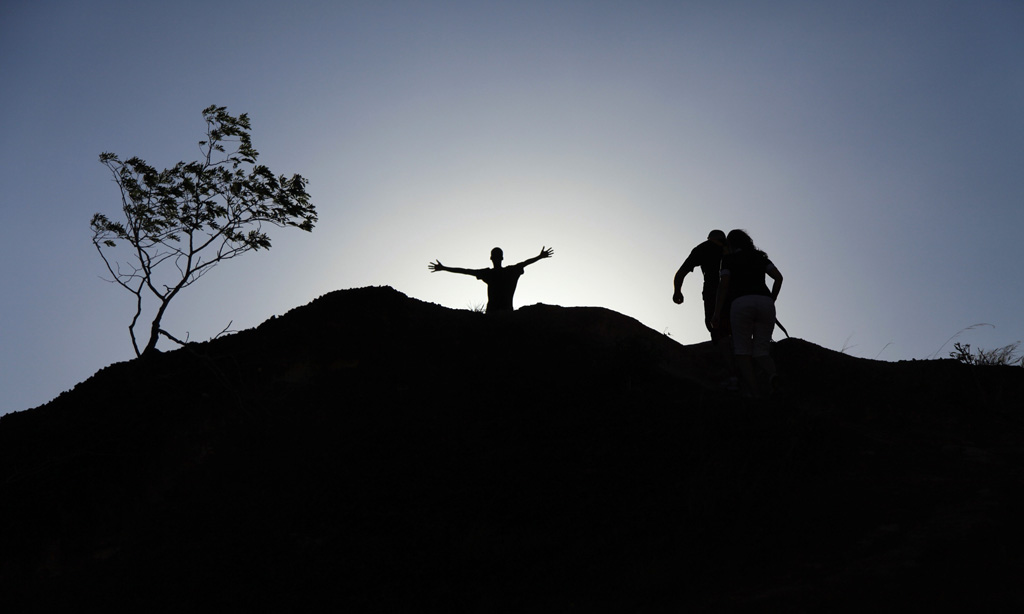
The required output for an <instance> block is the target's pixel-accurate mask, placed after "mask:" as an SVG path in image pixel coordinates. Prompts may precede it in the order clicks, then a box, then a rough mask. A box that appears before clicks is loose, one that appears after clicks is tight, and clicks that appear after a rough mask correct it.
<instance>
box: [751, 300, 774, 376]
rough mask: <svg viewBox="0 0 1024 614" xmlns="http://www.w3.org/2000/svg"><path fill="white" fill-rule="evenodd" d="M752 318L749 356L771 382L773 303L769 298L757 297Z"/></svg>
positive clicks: (772, 368)
mask: <svg viewBox="0 0 1024 614" xmlns="http://www.w3.org/2000/svg"><path fill="white" fill-rule="evenodd" d="M755 308H756V316H755V318H754V327H753V328H754V330H753V343H752V349H751V354H752V356H753V359H754V362H756V363H757V366H758V367H760V368H761V370H762V371H764V372H765V374H767V376H768V381H769V382H771V381H772V378H774V377H775V361H774V360H772V356H771V343H772V333H774V332H775V302H774V301H772V299H771V297H768V296H763V297H758V299H757V301H756V307H755Z"/></svg>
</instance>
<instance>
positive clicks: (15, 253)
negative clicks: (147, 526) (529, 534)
mask: <svg viewBox="0 0 1024 614" xmlns="http://www.w3.org/2000/svg"><path fill="white" fill-rule="evenodd" d="M0 83H2V86H0V128H2V129H0V185H2V190H0V230H2V232H3V235H4V240H3V241H2V242H0V284H2V294H0V414H2V413H7V412H11V411H20V410H24V409H28V408H31V407H35V406H38V405H41V404H43V403H46V402H48V401H49V400H51V399H53V398H54V397H56V396H57V395H59V394H60V393H61V392H62V391H65V390H69V389H71V388H73V387H74V386H75V385H76V384H77V383H78V382H81V381H84V380H86V379H87V378H89V377H90V376H91V375H93V374H94V373H95V372H96V371H98V370H100V369H102V368H103V367H105V366H107V365H109V364H112V363H115V362H120V361H125V360H130V359H132V358H133V357H134V352H133V350H132V347H131V343H130V339H129V337H128V332H127V326H128V322H129V320H130V318H131V315H132V312H133V297H132V296H131V295H130V294H129V293H128V292H127V291H125V290H123V289H121V288H119V287H117V286H115V285H113V284H111V283H109V282H107V281H104V278H105V277H107V274H106V270H105V268H104V266H103V262H102V261H101V260H100V258H99V256H98V255H97V254H96V251H95V249H94V247H93V245H92V243H91V238H92V234H91V231H90V229H89V220H90V218H91V217H92V215H93V214H94V213H104V214H105V215H107V216H108V217H111V218H114V219H117V218H118V217H119V216H120V206H121V203H120V197H119V192H118V189H117V186H116V184H114V182H113V181H112V177H111V175H110V173H109V172H108V171H107V169H106V168H104V167H103V165H101V164H100V163H99V161H98V156H99V154H100V153H101V152H106V151H109V152H113V153H116V154H118V155H120V156H121V157H122V158H128V157H131V156H138V157H141V158H143V159H145V160H146V161H147V162H149V163H150V164H152V165H153V166H156V167H158V168H165V167H169V166H172V165H173V164H175V163H176V162H178V161H191V160H195V159H198V157H199V154H198V147H197V145H196V143H197V141H199V140H200V139H201V138H203V130H204V128H205V124H204V123H203V120H202V113H201V112H202V110H203V109H204V108H206V107H207V106H209V105H211V104H216V105H222V106H226V107H227V109H228V112H230V113H233V114H240V113H243V112H244V113H247V114H248V115H249V117H250V119H251V122H252V139H253V144H254V146H255V147H256V149H257V150H258V151H259V152H260V162H261V163H263V164H266V165H267V166H268V167H270V169H271V170H272V171H273V172H274V173H276V174H285V175H289V176H290V175H292V174H295V173H298V174H301V175H303V176H304V177H306V178H307V179H308V181H309V184H308V190H309V193H310V194H311V195H312V202H313V204H314V205H315V206H316V208H317V212H318V214H319V222H318V224H317V226H316V228H315V229H314V230H313V232H312V233H306V232H303V231H300V230H297V229H272V230H271V232H270V236H271V239H272V241H273V247H272V248H271V249H270V250H263V251H260V252H253V253H249V254H246V255H244V256H242V257H240V258H238V259H235V260H232V261H229V262H225V263H222V264H221V265H220V266H219V267H217V268H216V269H214V270H213V271H212V272H211V273H209V274H208V275H207V276H206V277H204V278H203V279H202V280H200V281H199V282H198V283H197V284H196V285H194V286H192V287H190V288H188V289H187V290H185V291H184V292H183V293H182V294H180V295H179V296H178V297H177V298H175V299H174V301H173V302H172V303H171V306H170V308H169V311H168V314H167V316H166V317H165V319H164V327H165V328H166V329H167V330H169V331H171V332H172V333H173V334H175V335H176V336H178V337H179V338H183V337H185V336H186V335H187V336H188V338H189V339H191V340H198V341H202V340H206V339H209V338H210V337H212V336H214V335H216V334H218V333H219V332H220V331H222V330H223V329H225V328H226V327H230V329H232V330H243V329H247V328H252V327H254V326H257V325H259V324H260V323H261V322H263V321H264V320H266V319H268V318H270V317H272V316H274V315H281V314H284V313H285V312H287V311H288V310H290V309H292V308H295V307H298V306H301V305H304V304H306V303H308V302H310V301H311V300H313V299H315V298H317V297H318V296H321V295H323V294H326V293H328V292H332V291H335V290H341V289H347V288H358V287H365V286H384V285H387V286H391V287H393V288H395V289H397V290H399V291H401V292H403V293H405V294H407V295H408V296H410V297H412V298H415V299H419V300H423V301H427V302H431V303H437V304H440V305H444V306H446V307H450V308H454V309H473V308H476V307H479V306H481V305H482V304H484V303H485V302H486V286H485V285H484V284H483V283H482V282H480V281H477V280H475V279H473V278H471V277H465V276H462V275H454V274H450V273H443V272H441V273H430V272H429V271H428V269H427V264H428V263H429V262H431V261H432V260H435V259H440V260H441V262H443V263H444V264H445V265H448V266H457V267H465V268H485V267H488V266H490V263H489V260H488V256H489V253H490V250H491V248H492V247H495V246H500V247H501V248H502V249H503V250H504V253H505V259H506V264H511V263H514V262H519V261H522V260H525V259H527V258H530V257H532V256H535V255H537V254H538V253H539V252H540V250H541V248H542V247H545V246H546V247H553V248H554V250H555V253H554V257H553V258H551V259H549V260H542V261H540V262H538V263H536V264H534V265H532V266H530V267H529V268H527V269H526V274H525V275H524V276H523V277H522V279H521V280H520V283H519V289H518V291H517V293H516V297H515V304H516V306H517V307H521V306H525V305H532V304H535V303H545V304H549V305H562V306H566V307H571V306H599V307H606V308H608V309H612V310H615V311H617V312H620V313H622V314H625V315H627V316H630V317H632V318H635V319H637V320H639V321H640V322H642V323H643V324H645V325H646V326H649V327H650V328H652V329H654V330H656V331H658V332H660V333H665V334H668V335H670V336H671V337H672V338H673V339H675V340H676V341H678V342H680V343H683V344H691V343H698V342H702V341H705V340H706V339H708V334H707V331H706V330H705V329H704V325H703V308H702V305H701V300H700V290H701V278H700V273H699V269H698V270H697V271H695V272H694V273H693V274H692V275H690V276H688V277H687V278H686V281H685V283H684V286H683V293H684V296H685V297H686V302H685V303H684V304H683V305H681V306H678V305H675V304H674V303H673V302H672V278H673V275H674V274H675V272H676V269H677V268H678V267H679V265H680V264H681V263H682V261H683V260H684V259H685V258H686V256H687V254H688V253H689V251H690V250H691V249H692V248H693V247H694V246H696V245H697V244H698V243H700V242H701V241H702V240H704V238H705V237H706V236H707V233H708V232H709V231H710V230H711V229H713V228H719V229H722V230H725V231H728V230H730V229H732V228H743V229H746V230H747V231H748V232H749V233H750V235H751V236H752V237H753V239H754V241H755V243H757V244H758V246H759V247H760V248H762V249H763V250H765V251H766V252H767V253H768V255H769V256H770V257H771V259H772V260H773V262H774V263H775V264H776V265H777V267H778V268H779V269H780V270H781V271H782V273H783V274H784V276H785V281H784V283H783V287H782V293H781V295H780V297H779V301H778V304H777V308H778V316H779V320H780V321H781V322H782V323H783V324H784V325H785V326H786V328H787V329H788V331H789V333H790V334H791V335H793V336H794V337H799V338H802V339H806V340H808V341H811V342H813V343H816V344H818V345H821V346H824V347H827V348H831V349H835V350H841V351H844V352H846V353H848V354H851V355H853V356H859V357H864V358H869V359H877V360H888V361H896V360H909V359H927V358H939V357H945V356H946V355H948V353H949V351H951V350H952V344H953V342H955V341H961V342H965V343H971V344H972V346H973V347H975V348H977V347H984V348H993V347H998V346H1003V345H1006V344H1009V343H1013V342H1016V341H1019V340H1024V315H1022V314H1024V311H1022V309H1021V305H1022V303H1024V283H1022V282H1024V275H1022V274H1021V272H1020V270H1019V266H1020V264H1021V262H1022V257H1021V232H1022V227H1024V172H1021V169H1022V168H1024V112H1022V109H1024V2H1021V1H1020V0H963V1H960V0H955V1H947V0H857V1H856V2H854V1H842V2H840V1H832V0H806V1H803V0H800V1H787V0H775V1H771V2H756V1H753V0H749V1H733V0H716V1H703V0H700V1H686V0H676V1H673V2H653V1H652V2H605V1H600V0H590V1H586V2H573V1H559V0H547V1H542V2H531V1H524V0H515V1H511V2H503V1H490V2H480V1H476V2H459V1H429V0H421V1H387V0H375V1H369V2H341V1H333V0H332V1H304V0H295V1H293V2H288V3H283V2H277V1H274V2H269V1H261V0H247V1H245V2H241V1H218V0H202V1H201V2H196V1H193V0H179V1H178V2H173V3H167V2H137V1H131V2H129V1H120V0H110V1H104V0H93V1H89V2H80V1H66V0H8V1H7V2H3V3H0ZM979 324H984V326H975V325H979ZM780 336H781V335H780V333H779V332H776V339H779V338H780ZM954 337H955V340H952V341H951V338H954ZM159 347H160V348H161V349H173V348H174V345H173V344H171V343H170V342H166V341H161V344H160V346H159ZM112 394H116V391H112ZM139 402H140V405H144V404H145V400H144V399H139Z"/></svg>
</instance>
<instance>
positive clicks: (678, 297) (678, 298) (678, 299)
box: [672, 290, 683, 305]
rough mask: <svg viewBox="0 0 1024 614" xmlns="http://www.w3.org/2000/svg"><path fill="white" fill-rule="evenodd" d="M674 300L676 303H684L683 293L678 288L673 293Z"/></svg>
mask: <svg viewBox="0 0 1024 614" xmlns="http://www.w3.org/2000/svg"><path fill="white" fill-rule="evenodd" d="M672 302H673V303H675V304H676V305H682V304H683V293H682V292H680V291H678V290H676V292H675V293H674V294H673V295H672Z"/></svg>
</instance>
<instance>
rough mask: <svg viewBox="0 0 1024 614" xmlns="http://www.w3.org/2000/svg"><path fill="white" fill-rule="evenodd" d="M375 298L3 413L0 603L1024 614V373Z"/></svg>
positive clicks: (62, 607) (555, 314)
mask: <svg viewBox="0 0 1024 614" xmlns="http://www.w3.org/2000/svg"><path fill="white" fill-rule="evenodd" d="M774 351H775V355H776V359H777V362H778V365H779V368H780V371H782V372H783V373H784V374H785V376H786V385H785V387H784V389H783V390H782V391H781V392H780V393H779V394H778V395H776V396H775V397H773V398H772V399H771V400H768V401H751V400H746V399H743V398H740V397H738V396H737V395H735V394H732V393H729V392H727V391H724V390H721V389H720V383H721V382H722V380H723V378H724V377H725V376H726V372H725V370H724V369H725V364H724V363H723V361H722V359H721V358H720V357H719V356H718V355H717V354H716V353H715V351H714V350H713V349H712V348H711V347H710V346H709V345H707V344H702V345H696V346H681V345H679V344H677V343H676V342H674V341H672V340H671V339H670V338H668V337H666V336H664V335H661V334H659V333H657V332H655V331H652V330H650V329H648V328H646V327H644V326H642V325H641V324H639V323H638V322H636V321H635V320H632V319H630V318H628V317H625V316H623V315H620V314H618V313H615V312H611V311H608V310H605V309H599V308H562V307H550V306H544V305H536V306H532V307H526V308H523V309H521V310H519V311H517V312H515V313H513V314H507V315H505V316H504V317H487V316H484V315H481V314H478V313H472V312H469V311H457V310H451V309H446V308H443V307H439V306H436V305H431V304H427V303H423V302H420V301H417V300H414V299H410V298H408V297H406V296H405V295H403V294H401V293H399V292H396V291H395V290H392V289H390V288H364V289H359V290H347V291H339V292H335V293H332V294H329V295H326V296H324V297H321V298H320V299H317V300H316V301H313V302H312V303H310V304H309V305H306V306H305V307H301V308H298V309H295V310H293V311H291V312H289V313H288V314H286V315H284V316H282V317H279V318H274V319H271V320H269V321H267V322H265V323H264V324H262V325H261V326H260V327H258V328H256V329H253V330H249V331H244V332H241V333H238V334H235V335H232V336H229V337H224V338H221V339H218V340H215V341H211V342H208V343H203V344H194V345H190V346H188V347H185V348H182V349H180V350H177V351H174V352H168V353H164V354H160V355H157V356H154V357H152V358H148V359H145V360H136V361H132V362H127V363H120V364H116V365H112V366H110V367H108V368H106V369H104V370H102V371H100V372H99V373H97V374H96V375H95V376H94V377H92V378H91V379H89V380H88V381H86V382H83V383H82V384H80V385H78V386H77V387H76V388H75V389H74V390H72V391H70V392H67V393H65V394H63V395H61V396H60V397H59V398H57V399H56V400H54V401H53V402H51V403H49V404H47V405H44V406H42V407H38V408H36V409H32V410H29V411H24V412H19V413H15V414H9V415H7V416H4V417H3V418H2V419H0V611H3V612H5V613H10V612H19V611H29V610H31V611H35V612H38V611H47V610H50V611H68V612H71V611H89V610H101V609H102V610H108V611H109V610H115V611H117V610H131V611H137V612H182V611H195V610H197V609H202V610H207V611H274V612H290V611H291V612H305V611H322V610H324V609H325V608H327V607H332V606H333V607H337V606H342V607H346V608H347V610H348V611H366V610H385V609H386V610H398V611H401V610H405V611H408V610H416V611H442V610H443V611H454V612H457V611H496V612H504V611H530V612H537V611H570V610H574V609H575V610H576V611H594V610H596V609H616V610H620V611H631V612H637V611H664V610H667V609H678V608H681V607H685V606H692V608H693V609H696V610H727V611H743V610H749V611H755V610H765V609H769V608H771V609H775V608H788V609H790V610H791V611H792V610H831V611H837V610H838V611H846V610H849V611H864V610H866V609H868V608H871V609H877V608H884V609H885V610H891V609H893V608H896V607H912V608H913V610H914V611H928V610H930V609H935V608H938V607H943V608H945V609H948V608H956V609H960V608H964V609H966V608H971V610H980V611H993V610H1011V609H1012V610H1018V611H1019V610H1020V608H1022V607H1024V582H1022V580H1024V526H1022V522H1024V437H1022V435H1024V410H1022V403H1021V399H1022V398H1024V369H1020V368H1012V367H976V366H967V365H962V364H959V363H957V362H955V361H952V360H938V361H913V362H900V363H886V362H878V361H871V360H864V359H857V358H852V357H849V356H845V355H843V354H839V353H836V352H833V351H830V350H826V349H823V348H821V347H818V346H816V345H813V344H811V343H808V342H806V341H801V340H797V339H791V340H785V341H782V342H780V343H778V344H776V345H775V348H774Z"/></svg>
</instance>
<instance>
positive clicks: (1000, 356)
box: [949, 341, 1024, 367]
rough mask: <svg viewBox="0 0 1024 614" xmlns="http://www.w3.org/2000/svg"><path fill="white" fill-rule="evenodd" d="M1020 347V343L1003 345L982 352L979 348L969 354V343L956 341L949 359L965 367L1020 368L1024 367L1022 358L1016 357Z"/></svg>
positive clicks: (1023, 358)
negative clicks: (1001, 366) (1003, 366)
mask: <svg viewBox="0 0 1024 614" xmlns="http://www.w3.org/2000/svg"><path fill="white" fill-rule="evenodd" d="M1019 346H1020V341H1017V342H1016V343H1011V344H1009V345H1004V346H1003V347H1000V348H995V349H993V350H983V349H981V348H979V349H978V350H977V351H975V352H971V344H970V343H960V342H959V341H957V342H956V343H954V344H953V351H952V352H950V353H949V357H950V358H954V359H956V360H958V361H960V362H962V363H964V364H965V365H1009V366H1021V367H1024V356H1017V348H1018V347H1019Z"/></svg>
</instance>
